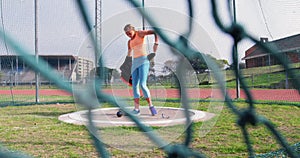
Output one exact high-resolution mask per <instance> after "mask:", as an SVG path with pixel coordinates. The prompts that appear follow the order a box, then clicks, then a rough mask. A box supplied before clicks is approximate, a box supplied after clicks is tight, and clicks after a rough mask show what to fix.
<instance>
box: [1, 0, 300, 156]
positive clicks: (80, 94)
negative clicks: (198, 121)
mask: <svg viewBox="0 0 300 158" xmlns="http://www.w3.org/2000/svg"><path fill="white" fill-rule="evenodd" d="M227 2H228V12H231V7H229V6H230V2H231V1H230V0H228V1H227ZM128 3H130V4H131V5H133V6H134V7H135V8H137V10H138V11H139V13H140V14H141V15H143V16H144V18H145V20H147V22H148V23H149V24H150V25H151V26H153V29H154V30H155V31H156V32H157V34H159V36H160V38H161V39H162V40H163V41H164V42H165V43H166V44H168V45H169V46H170V47H172V48H174V49H176V50H177V51H178V52H180V53H181V54H182V55H183V56H184V57H186V58H187V59H190V58H192V57H195V56H196V57H198V58H203V59H204V60H205V61H206V62H207V65H208V67H209V69H210V70H212V71H214V72H221V70H220V69H219V68H218V67H217V66H216V65H217V64H216V63H215V62H214V61H213V60H212V59H210V58H209V57H207V56H205V55H203V54H201V53H199V51H198V50H195V49H194V48H192V47H190V43H189V38H190V35H191V33H192V31H193V27H192V26H193V21H192V19H193V16H194V10H193V7H192V6H193V1H192V0H187V5H186V6H187V8H188V14H189V16H190V20H189V22H188V23H187V24H186V25H187V30H186V32H185V33H184V34H182V35H180V36H179V37H178V38H177V39H176V40H172V39H171V38H170V37H168V36H167V35H166V34H164V32H163V31H162V30H160V29H159V27H156V26H159V24H158V23H156V21H155V20H154V19H152V18H151V16H149V14H147V13H146V12H145V10H143V9H142V5H141V4H140V3H139V2H138V1H137V0H128ZM77 4H78V9H79V10H80V13H81V15H82V20H83V21H84V23H85V28H86V31H87V32H90V31H91V30H92V26H93V25H92V23H91V21H90V19H89V18H88V16H87V10H86V7H85V5H84V1H82V0H77ZM211 6H212V15H213V17H214V19H215V23H216V25H217V26H219V28H220V29H221V30H222V31H223V32H225V33H227V34H229V35H230V36H231V37H232V39H233V40H234V45H236V44H238V43H239V42H240V41H241V40H242V39H250V40H252V41H253V42H255V43H256V44H258V45H259V46H260V47H261V48H263V49H264V50H265V51H266V52H268V53H269V54H272V55H273V56H275V57H276V58H277V59H278V61H280V64H281V65H282V66H283V67H284V69H285V71H286V72H287V74H288V76H290V77H291V78H294V80H292V81H293V85H295V87H296V89H297V91H298V92H300V78H299V77H298V76H297V75H296V73H295V72H294V69H292V68H291V66H290V64H289V63H290V62H289V61H288V60H287V59H286V58H283V57H281V55H280V54H279V53H277V50H276V48H274V47H270V46H268V45H265V44H263V43H261V42H260V41H259V40H257V39H255V38H254V37H253V36H251V34H249V33H248V32H247V30H245V29H244V27H243V26H241V25H239V24H238V23H236V22H234V20H232V21H231V23H230V24H229V25H228V26H226V25H225V24H224V23H223V22H222V21H221V17H220V15H219V12H218V9H217V6H218V3H217V1H216V0H211ZM0 36H1V38H4V37H5V40H6V42H7V43H8V45H9V46H10V47H11V48H13V49H14V50H15V51H16V52H17V53H18V55H20V56H22V57H23V58H24V61H25V62H26V63H27V64H28V65H30V67H32V68H33V69H34V71H36V72H39V73H40V74H41V75H42V76H44V77H45V78H47V79H49V80H50V81H52V82H53V83H55V84H56V86H58V87H59V88H61V89H64V90H66V91H68V92H70V93H73V94H74V97H76V98H77V101H78V102H79V103H80V104H82V105H85V107H86V109H88V111H89V113H88V118H89V125H88V126H87V128H88V131H89V132H90V136H91V139H92V140H93V141H94V144H95V148H96V149H97V151H98V153H99V156H101V157H110V154H109V152H108V151H107V149H106V147H105V145H104V144H103V142H102V141H101V136H99V134H98V133H97V127H96V126H95V125H94V124H93V121H92V120H93V115H92V113H91V111H92V110H93V109H94V108H96V107H95V105H97V104H99V100H100V101H106V102H109V103H111V104H112V105H114V106H116V107H119V108H121V109H122V110H124V111H125V112H126V113H128V117H129V118H130V119H131V120H132V121H133V122H135V124H136V126H137V127H138V128H139V129H140V130H141V131H142V132H144V133H145V134H146V135H147V137H149V139H150V140H151V141H152V142H153V143H154V144H156V145H157V146H158V147H160V148H161V150H163V151H164V152H165V153H166V154H167V155H168V157H206V156H205V155H204V154H203V153H201V151H196V150H193V149H191V148H190V147H189V145H190V144H191V142H192V135H193V123H192V121H191V119H190V117H189V114H188V110H189V102H188V99H189V96H188V95H187V93H186V87H185V86H184V85H180V86H179V87H178V90H179V92H180V96H181V102H182V105H183V107H184V109H185V116H186V118H187V119H186V126H187V128H186V129H187V130H186V132H185V139H184V141H183V142H182V143H179V144H170V143H169V142H166V141H165V140H163V139H162V138H161V137H160V136H159V135H158V134H157V133H156V132H155V131H154V130H153V129H152V128H151V127H148V126H146V125H144V124H143V123H142V122H141V120H140V119H139V118H137V117H135V116H133V115H131V114H130V113H129V111H128V110H127V109H126V108H125V104H123V103H122V102H120V101H118V102H117V101H116V99H115V98H114V97H113V96H110V95H107V94H105V93H103V92H102V91H101V88H100V87H101V86H100V85H101V82H102V80H101V77H100V78H96V79H95V80H94V82H93V83H92V84H91V87H88V88H86V89H83V90H80V91H75V90H73V89H72V84H71V83H65V82H62V80H61V78H60V77H59V75H57V74H56V73H54V72H49V71H45V70H48V69H47V64H46V63H45V62H44V61H43V60H40V61H39V62H37V61H36V58H35V57H34V56H31V55H29V51H28V50H26V49H25V48H24V47H22V46H21V44H20V43H17V42H16V41H15V40H14V38H13V37H10V36H9V35H7V34H5V33H4V32H2V30H0ZM91 37H92V38H93V39H92V40H93V41H96V40H95V38H96V37H95V36H94V35H93V36H91ZM234 45H233V46H232V60H233V62H234V65H235V70H234V71H235V75H236V77H237V78H238V80H239V82H240V84H241V88H242V89H243V91H244V92H245V93H246V95H247V101H248V102H247V103H248V107H247V108H244V109H239V108H238V107H237V106H236V105H235V103H234V102H233V101H232V98H230V97H229V96H228V95H227V92H226V87H225V83H224V81H223V80H222V78H223V76H222V75H221V73H214V74H213V75H214V78H215V79H216V83H217V84H218V87H219V89H220V91H221V92H222V94H223V96H224V97H225V102H226V105H227V107H228V108H229V109H230V110H231V111H232V113H233V114H234V115H236V116H237V118H238V120H237V122H238V123H237V124H238V125H239V127H240V129H241V134H242V135H243V137H244V141H245V145H246V146H247V150H248V155H249V157H256V156H257V155H256V154H255V151H254V149H253V144H252V143H251V141H250V138H249V131H247V128H246V125H253V126H258V125H261V126H265V128H267V129H268V130H269V131H270V132H271V133H272V134H273V135H274V137H275V138H276V139H277V141H278V143H279V144H280V145H281V146H282V148H283V149H282V150H281V151H282V152H276V153H275V152H273V153H269V154H268V155H266V156H270V154H271V157H276V155H278V154H282V153H285V154H286V155H288V156H290V157H295V158H296V157H299V151H298V153H297V152H296V151H297V150H295V147H292V146H290V145H289V144H288V142H287V141H286V139H285V138H284V137H283V135H282V134H281V133H280V132H279V131H278V130H276V128H275V127H274V125H273V124H272V122H270V121H269V120H268V119H267V118H265V117H264V116H260V115H258V114H257V113H256V110H255V102H254V100H253V97H252V94H251V92H250V90H249V87H248V86H247V85H246V83H245V81H244V80H243V79H244V77H243V75H242V73H240V70H239V69H238V67H237V65H238V63H237V58H236V57H237V54H235V51H234V49H235V48H234ZM94 50H95V53H96V55H95V56H99V55H98V54H97V53H100V52H101V48H100V47H99V46H98V45H97V43H96V42H94ZM98 64H99V66H101V64H102V61H101V60H99V63H98ZM179 67H180V65H179ZM177 71H178V78H179V80H180V77H182V76H184V73H185V72H184V71H182V70H181V69H178V70H177ZM178 84H179V83H178ZM297 146H299V144H298V145H297ZM296 148H297V147H296ZM298 148H299V147H298ZM283 151H284V152H283ZM0 154H1V155H5V156H8V157H13V156H15V157H26V156H27V155H25V154H19V153H18V154H16V153H6V152H0ZM262 156H263V155H262Z"/></svg>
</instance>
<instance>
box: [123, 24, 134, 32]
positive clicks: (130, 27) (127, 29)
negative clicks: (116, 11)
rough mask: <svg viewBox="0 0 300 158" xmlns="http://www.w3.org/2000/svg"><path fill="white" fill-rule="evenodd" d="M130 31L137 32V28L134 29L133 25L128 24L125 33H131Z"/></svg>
mask: <svg viewBox="0 0 300 158" xmlns="http://www.w3.org/2000/svg"><path fill="white" fill-rule="evenodd" d="M130 30H134V31H135V28H134V26H132V25H131V24H127V25H126V26H125V27H124V31H125V32H127V31H130Z"/></svg>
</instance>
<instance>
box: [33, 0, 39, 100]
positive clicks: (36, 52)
mask: <svg viewBox="0 0 300 158" xmlns="http://www.w3.org/2000/svg"><path fill="white" fill-rule="evenodd" d="M34 36H35V37H34V39H35V40H34V52H35V59H36V62H38V61H39V54H38V52H39V51H38V0H35V1H34ZM35 102H36V103H38V102H40V99H39V73H38V72H35Z"/></svg>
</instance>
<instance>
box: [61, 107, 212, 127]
mask: <svg viewBox="0 0 300 158" xmlns="http://www.w3.org/2000/svg"><path fill="white" fill-rule="evenodd" d="M140 110H141V114H140V115H139V116H138V118H139V119H140V120H141V122H142V123H143V124H145V125H148V126H161V127H163V126H173V125H178V124H184V123H185V122H186V117H185V114H184V109H183V108H172V107H156V110H157V112H158V114H157V115H155V116H152V115H151V113H150V110H149V108H148V107H141V108H140ZM118 111H119V108H99V109H95V110H93V111H92V116H93V123H94V124H95V126H97V127H112V126H135V123H134V122H132V121H131V120H130V119H129V118H128V117H127V116H124V115H123V116H122V117H117V115H116V113H117V112H118ZM189 115H190V118H191V120H192V121H193V122H199V121H206V120H208V119H210V118H212V117H213V116H214V114H212V113H207V112H203V111H199V110H192V109H191V110H189ZM58 119H59V120H61V121H64V122H66V123H72V124H76V125H87V124H88V116H87V111H86V110H83V111H78V112H73V113H69V114H64V115H61V116H59V118H58Z"/></svg>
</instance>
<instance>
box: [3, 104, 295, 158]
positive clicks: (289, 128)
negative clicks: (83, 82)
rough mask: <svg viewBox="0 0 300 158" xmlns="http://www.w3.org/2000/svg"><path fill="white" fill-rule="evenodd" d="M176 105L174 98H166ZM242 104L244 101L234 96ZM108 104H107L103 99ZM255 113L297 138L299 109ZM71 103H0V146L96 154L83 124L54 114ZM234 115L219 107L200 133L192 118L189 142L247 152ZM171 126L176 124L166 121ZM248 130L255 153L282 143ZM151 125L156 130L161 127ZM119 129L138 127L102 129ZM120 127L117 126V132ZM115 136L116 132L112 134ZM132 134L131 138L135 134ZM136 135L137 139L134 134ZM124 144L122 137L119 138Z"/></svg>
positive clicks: (227, 153) (120, 153)
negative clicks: (216, 115)
mask: <svg viewBox="0 0 300 158" xmlns="http://www.w3.org/2000/svg"><path fill="white" fill-rule="evenodd" d="M166 104H167V105H166V106H171V107H176V106H178V103H176V101H170V102H167V103H166ZM237 105H238V106H239V107H245V106H246V104H245V103H243V102H237ZM104 106H105V107H106V106H109V105H107V104H105V105H104ZM191 106H192V107H193V108H194V109H200V110H204V111H205V110H207V108H208V107H209V103H208V102H194V103H192V105H191ZM256 107H257V112H258V114H259V115H263V116H265V117H267V118H268V119H269V120H270V121H272V122H273V123H274V124H275V126H276V127H277V129H278V130H279V131H280V132H281V133H282V134H283V135H284V136H285V137H286V139H287V140H288V142H289V143H290V144H291V145H292V144H295V143H297V142H300V135H299V133H300V128H299V127H300V120H299V116H300V110H299V107H296V106H290V105H282V104H281V105H276V104H274V103H273V104H258V105H256ZM77 110H78V107H77V106H75V105H74V104H51V105H32V106H7V107H3V108H0V113H1V115H0V119H1V120H0V134H1V136H2V137H1V138H0V142H1V143H2V146H3V147H2V151H3V150H4V149H5V148H6V149H9V150H11V151H16V150H17V151H21V152H24V153H27V154H29V155H31V156H33V157H98V155H97V152H96V150H95V147H94V146H93V142H92V140H91V139H90V137H89V134H88V132H87V129H86V127H85V126H77V125H72V124H67V123H63V122H61V121H59V120H58V116H59V115H62V114H65V113H69V112H74V111H77ZM236 121H237V118H236V116H235V115H233V114H232V113H231V112H230V111H229V110H228V108H226V107H225V108H224V110H223V111H222V112H221V114H220V116H219V118H218V120H217V122H216V124H215V126H213V128H212V129H211V130H210V132H209V133H208V134H207V135H205V136H204V137H202V136H199V130H200V129H201V125H202V123H201V122H199V123H195V125H194V135H193V142H192V144H191V148H192V149H194V150H196V151H199V152H203V153H204V154H205V155H207V156H208V157H247V150H246V145H245V143H244V142H243V138H242V134H241V130H240V129H239V127H238V126H237V125H236ZM169 128H170V129H172V128H176V127H169ZM247 128H248V131H249V132H250V135H251V141H252V143H253V147H254V149H255V151H256V153H267V152H270V151H273V150H277V149H279V148H280V146H279V145H278V144H277V142H276V140H275V139H274V137H273V136H272V135H271V134H270V132H269V131H268V130H267V129H266V128H264V127H263V126H262V125H258V126H251V125H249V126H248V127H247ZM159 129H160V128H159V127H155V128H154V130H159ZM122 130H127V131H129V133H130V132H136V131H137V129H136V128H133V127H115V128H113V130H112V129H110V128H102V129H101V131H103V132H105V131H107V132H111V131H114V133H115V134H118V135H119V136H120V135H122V132H121V131H122ZM118 131H119V132H118ZM116 137H117V136H116ZM183 137H184V135H180V136H178V137H177V138H176V139H175V140H174V141H173V142H180V141H182V139H183ZM133 139H134V138H133ZM135 141H138V140H135ZM120 143H121V144H122V141H120ZM107 149H108V150H109V152H110V153H111V155H112V156H114V157H149V158H150V157H164V156H165V153H164V152H163V151H161V150H160V149H158V148H153V149H152V150H151V151H147V152H141V153H137V152H126V151H124V150H120V149H117V148H115V147H113V146H110V145H109V144H107Z"/></svg>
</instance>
